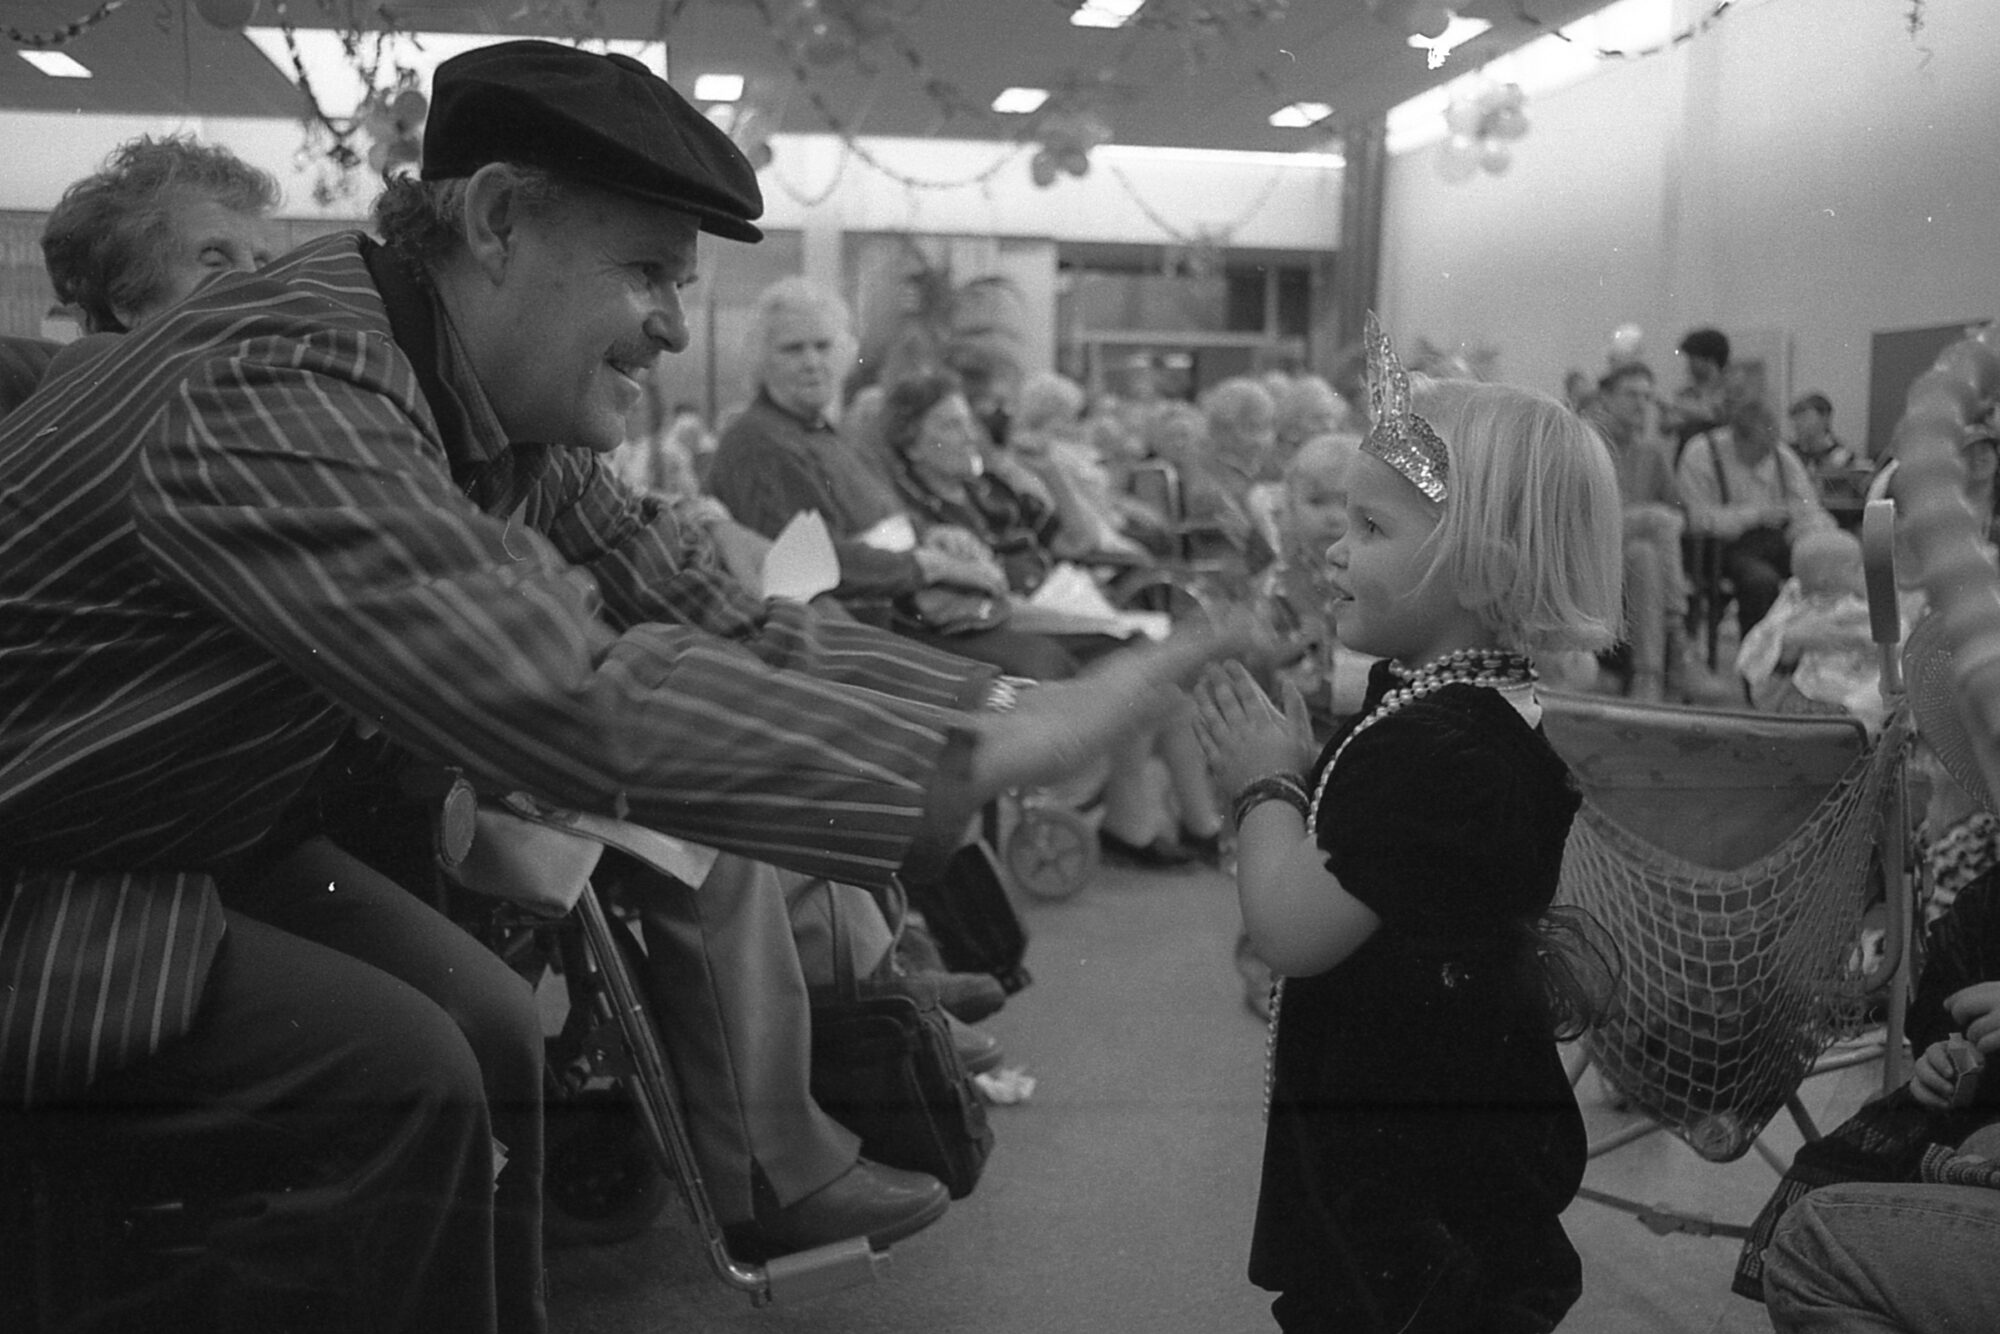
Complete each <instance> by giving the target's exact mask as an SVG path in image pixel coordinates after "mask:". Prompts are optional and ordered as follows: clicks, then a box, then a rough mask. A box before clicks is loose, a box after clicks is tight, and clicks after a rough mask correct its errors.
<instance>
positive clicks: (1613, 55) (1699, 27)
mask: <svg viewBox="0 0 2000 1334" xmlns="http://www.w3.org/2000/svg"><path fill="white" fill-rule="evenodd" d="M1735 3H1736V0H1716V2H1715V7H1714V8H1713V9H1711V10H1709V11H1708V13H1706V14H1704V15H1702V16H1701V17H1700V18H1698V19H1696V20H1695V21H1694V22H1693V23H1691V24H1689V25H1688V26H1687V27H1685V28H1683V29H1681V30H1680V31H1679V32H1677V33H1675V34H1674V35H1673V36H1671V37H1669V38H1667V40H1666V41H1664V42H1660V43H1658V44H1657V45H1654V46H1647V47H1641V48H1639V49H1638V50H1635V51H1620V50H1617V49H1615V48H1612V47H1604V46H1600V47H1596V48H1594V50H1593V54H1594V55H1596V57H1597V58H1598V59H1599V60H1644V59H1645V58H1646V57H1648V56H1656V55H1659V54H1660V53H1661V52H1662V51H1671V50H1673V49H1674V48H1675V47H1677V46H1685V45H1687V44H1688V43H1689V42H1691V41H1693V40H1694V39H1695V38H1697V37H1699V36H1701V35H1702V34H1703V33H1705V32H1707V31H1708V30H1709V29H1710V28H1712V27H1714V26H1715V25H1716V24H1718V23H1720V22H1721V21H1722V17H1723V15H1725V14H1727V13H1728V12H1729V10H1730V7H1731V6H1732V5H1734V4H1735ZM1922 3H1923V0H1914V4H1916V5H1918V6H1921V5H1922ZM1514 16H1515V17H1516V18H1518V19H1520V20H1521V22H1523V23H1525V24H1527V25H1528V26H1529V27H1531V28H1539V29H1541V31H1542V32H1544V33H1546V34H1548V35H1549V36H1552V37H1558V38H1561V39H1562V40H1563V41H1565V42H1568V43H1570V44H1571V45H1575V44H1576V38H1574V37H1572V36H1570V35H1569V34H1568V33H1566V32H1564V31H1563V30H1562V29H1561V28H1558V27H1555V26H1553V25H1551V24H1549V23H1547V22H1545V21H1544V20H1542V19H1538V18H1536V17H1535V16H1534V15H1533V14H1530V13H1529V12H1528V9H1527V6H1525V5H1519V6H1516V8H1515V10H1514Z"/></svg>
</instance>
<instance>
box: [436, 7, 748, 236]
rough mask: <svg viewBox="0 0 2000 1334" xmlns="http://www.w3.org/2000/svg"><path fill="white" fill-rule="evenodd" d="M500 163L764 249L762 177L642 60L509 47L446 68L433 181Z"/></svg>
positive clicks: (551, 47) (546, 46)
mask: <svg viewBox="0 0 2000 1334" xmlns="http://www.w3.org/2000/svg"><path fill="white" fill-rule="evenodd" d="M489 162H515V163H519V164H521V165H523V166H529V167H541V168H543V169H545V170H547V171H552V172H556V173H558V174H560V175H562V176H565V177H568V178H570V179H572V180H577V181H582V182H584V183H586V184H589V185H595V186H598V187H600V188H602V189H606V190H611V191H615V192H616V193H618V194H623V195H630V196H632V197H633V198H636V199H644V200H648V201H650V202H652V203H657V204H665V205H667V206H668V207H669V208H675V209H679V210H681V211H682V212H684V213H689V214H692V215H694V216H695V217H697V218H699V219H700V220H701V229H702V230H703V231H705V232H713V233H714V234H715V235H717V236H726V237H728V238H730V239H731V240H734V241H761V240H763V239H764V233H763V232H762V231H760V230H759V229H758V228H757V227H755V226H754V225H752V222H751V220H752V219H753V218H756V217H758V216H759V215H760V214H762V213H763V211H764V195H763V192H762V191H760V190H759V189H758V188H757V171H756V168H754V167H752V166H751V165H750V162H749V159H747V158H745V157H744V156H743V153H742V151H741V150H740V149H738V148H737V147H736V145H735V144H734V143H732V142H731V141H730V138H729V136H728V135H726V134H724V133H723V132H722V131H721V129H720V128H718V127H717V126H716V125H715V123H714V122H712V121H710V120H709V119H708V117H706V116H704V115H702V114H701V112H700V111H698V110H696V109H695V108H694V107H693V106H692V105H690V104H689V102H688V101H687V99H685V98H683V97H682V96H681V95H680V94H679V93H677V92H675V91H674V89H673V86H672V85H671V84H669V83H668V82H667V81H666V80H665V79H662V78H660V77H659V76H658V75H656V74H654V73H653V72H652V71H651V70H649V69H647V68H646V67H645V66H644V65H642V64H640V63H639V62H638V61H636V60H634V59H632V58H631V57H630V56H622V55H599V54H597V53H596V52H594V51H582V50H578V49H577V48H576V47H573V46H563V45H560V44H559V43H556V42H535V41H517V42H498V43H495V44H494V45H492V46H482V47H479V48H477V49H475V50H472V51H467V52H466V53H465V54H464V55H459V56H453V57H452V58H451V59H450V60H447V61H445V62H444V63H443V64H441V65H439V66H438V68H437V74H436V76H435V78H434V79H433V80H432V84H431V110H430V117H429V119H428V120H427V122H426V123H425V125H424V160H423V179H425V180H427V181H440V180H451V179H453V178H455V177H461V176H470V175H472V173H473V172H475V171H477V170H479V169H480V168H481V167H483V166H485V165H486V164H488V163H489Z"/></svg>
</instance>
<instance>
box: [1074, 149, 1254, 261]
mask: <svg viewBox="0 0 2000 1334" xmlns="http://www.w3.org/2000/svg"><path fill="white" fill-rule="evenodd" d="M1285 170H1286V169H1285V168H1283V167H1279V168H1277V169H1276V170H1274V171H1273V172H1272V173H1271V178H1270V179H1269V180H1267V181H1265V182H1264V188H1263V189H1262V190H1259V191H1258V192H1257V196H1256V198H1254V199H1252V200H1251V201H1250V203H1249V206H1248V207H1246V208H1245V209H1244V210H1243V211H1242V212H1241V213H1239V214H1237V215H1236V217H1234V218H1232V219H1231V220H1230V221H1228V222H1225V223H1222V224H1221V225H1219V226H1214V227H1196V228H1195V229H1194V231H1192V232H1184V231H1182V230H1181V229H1180V228H1178V227H1176V226H1174V225H1173V224H1172V223H1171V222H1168V221H1167V220H1166V219H1165V218H1164V217H1162V216H1160V214H1159V212H1158V210H1156V209H1155V208H1154V207H1153V206H1152V205H1151V204H1149V203H1147V202H1146V201H1145V199H1144V198H1143V197H1142V196H1141V195H1140V194H1139V191H1138V188H1137V187H1136V186H1134V185H1133V184H1132V181H1131V178H1130V177H1128V176H1126V174H1125V173H1124V172H1123V171H1121V170H1119V168H1118V165H1117V164H1116V163H1113V164H1112V166H1111V179H1112V180H1114V181H1116V182H1118V185H1119V188H1120V189H1122V190H1124V192H1125V196H1126V198H1128V199H1130V200H1131V201H1132V202H1133V203H1134V204H1135V205H1137V206H1138V209H1139V212H1140V213H1142V214H1144V215H1145V218H1146V221H1148V222H1150V223H1152V224H1153V225H1154V226H1155V227H1157V228H1159V229H1160V231H1161V232H1162V233H1164V234H1165V235H1167V236H1168V237H1171V238H1172V239H1173V242H1174V244H1175V245H1178V246H1184V247H1187V248H1188V249H1189V251H1190V252H1193V253H1199V252H1200V251H1202V250H1206V249H1213V248H1215V247H1217V246H1222V245H1227V244H1228V242H1229V241H1230V239H1231V238H1233V237H1234V236H1235V235H1236V233H1237V232H1239V231H1241V230H1243V228H1244V227H1246V226H1248V225H1249V223H1250V220H1251V219H1252V218H1255V217H1256V216H1257V215H1258V214H1259V213H1261V212H1263V211H1264V205H1266V204H1268V203H1270V202H1271V196H1272V195H1274V194H1276V193H1277V192H1278V182H1279V181H1281V180H1283V179H1284V173H1285Z"/></svg>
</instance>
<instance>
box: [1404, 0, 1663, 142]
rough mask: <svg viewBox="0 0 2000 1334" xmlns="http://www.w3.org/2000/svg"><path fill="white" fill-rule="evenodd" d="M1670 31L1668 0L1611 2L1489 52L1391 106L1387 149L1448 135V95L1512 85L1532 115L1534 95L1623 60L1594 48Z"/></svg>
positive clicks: (1652, 42) (1636, 43) (1646, 44)
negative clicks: (1469, 68) (1474, 65)
mask: <svg viewBox="0 0 2000 1334" xmlns="http://www.w3.org/2000/svg"><path fill="white" fill-rule="evenodd" d="M1673 31H1674V0H1614V2H1613V3H1612V4H1609V5H1606V6H1605V7H1604V8H1603V9H1600V10H1598V11H1597V12H1596V13H1594V14H1586V15H1585V16H1584V17H1582V18H1580V19H1578V20H1577V21H1576V22H1574V23H1571V24H1569V25H1568V26H1566V27H1564V28H1562V29H1561V30H1560V31H1559V32H1555V33H1549V34H1548V35H1546V36H1543V37H1537V38H1536V39H1535V40H1534V41H1532V42H1529V43H1527V44H1525V45H1523V46H1519V47H1516V48H1515V49H1514V50H1512V51H1509V52H1508V53H1507V54H1506V55H1504V56H1495V57H1494V58H1493V59H1492V60H1489V61H1487V62H1486V63H1485V64H1484V65H1482V66H1480V67H1479V68H1478V69H1477V70H1475V71H1473V72H1472V73H1470V74H1465V75H1461V76H1459V77H1458V78H1456V79H1453V80H1452V81H1451V82H1449V83H1444V84H1440V85H1438V86H1437V87H1435V88H1429V89H1426V90H1425V91H1423V92H1421V93H1418V94H1417V95H1416V96H1415V97H1413V98H1411V99H1410V100H1409V101H1407V102H1404V103H1403V104H1402V105H1400V106H1397V107H1393V108H1391V109H1390V111H1389V117H1388V120H1389V126H1388V150H1389V152H1390V153H1392V154H1402V153H1409V152H1414V151H1415V150H1417V149H1419V148H1428V147H1430V146H1431V145H1432V144H1435V143H1440V142H1442V141H1443V140H1444V139H1445V138H1446V137H1447V136H1448V134H1449V131H1448V130H1446V128H1445V123H1444V112H1445V108H1446V107H1448V106H1450V105H1451V102H1452V98H1453V96H1454V95H1458V96H1463V97H1473V96H1477V95H1478V91H1479V89H1480V88H1481V87H1483V86H1485V85H1487V84H1496V83H1498V84H1506V83H1518V84H1520V85H1521V91H1522V92H1524V93H1526V94H1527V95H1528V99H1529V107H1528V112H1529V115H1531V116H1532V115H1533V114H1534V105H1533V102H1534V99H1535V98H1536V97H1537V96H1539V95H1543V94H1547V93H1553V92H1556V91H1558V90H1560V89H1563V88H1568V87H1570V86H1571V85H1573V84H1578V83H1581V82H1583V81H1584V80H1585V79H1588V78H1590V77H1592V76H1593V75H1597V74H1602V73H1604V72H1605V71H1606V70H1608V69H1613V68H1616V67H1617V66H1619V65H1620V64H1622V63H1623V62H1621V61H1616V60H1602V59H1599V58H1598V55H1597V52H1598V51H1600V50H1604V51H1646V50H1651V49H1653V48H1655V47H1658V46H1660V45H1661V44H1663V43H1664V42H1666V41H1667V40H1668V38H1670V37H1671V36H1672V35H1673Z"/></svg>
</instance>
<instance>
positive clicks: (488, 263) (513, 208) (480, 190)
mask: <svg viewBox="0 0 2000 1334" xmlns="http://www.w3.org/2000/svg"><path fill="white" fill-rule="evenodd" d="M519 186H520V177H519V175H518V174H517V173H516V172H515V171H514V169H513V168H512V167H510V166H508V165H507V164H506V163H504V162H489V163H487V164H486V165H485V166H483V167H481V168H480V169H479V170H478V171H475V172H473V173H472V177H471V179H470V180H468V181H466V183H465V219H464V223H463V226H464V227H465V248H466V254H467V255H468V256H469V257H470V258H471V260H472V262H473V264H474V266H475V267H477V268H478V269H479V271H480V272H481V273H483V274H485V275H486V278H487V280H488V281H490V282H492V283H495V284H498V283H499V282H500V280H501V279H502V278H503V277H504V276H505V275H506V272H507V265H508V263H509V261H510V260H511V259H512V258H513V256H514V249H515V246H516V245H517V244H518V242H519V240H520V227H521V199H520V190H519Z"/></svg>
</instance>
